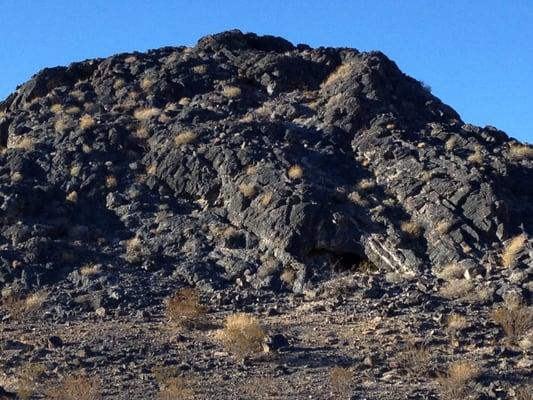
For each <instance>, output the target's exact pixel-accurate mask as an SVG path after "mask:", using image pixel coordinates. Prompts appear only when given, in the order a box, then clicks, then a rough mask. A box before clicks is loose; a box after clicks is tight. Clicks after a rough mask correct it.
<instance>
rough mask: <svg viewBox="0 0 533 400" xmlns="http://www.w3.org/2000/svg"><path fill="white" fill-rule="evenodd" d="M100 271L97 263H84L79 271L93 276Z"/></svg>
mask: <svg viewBox="0 0 533 400" xmlns="http://www.w3.org/2000/svg"><path fill="white" fill-rule="evenodd" d="M100 271H101V267H100V265H98V264H85V265H83V266H82V267H81V268H80V270H79V272H80V275H82V276H94V275H96V274H98V273H99V272H100Z"/></svg>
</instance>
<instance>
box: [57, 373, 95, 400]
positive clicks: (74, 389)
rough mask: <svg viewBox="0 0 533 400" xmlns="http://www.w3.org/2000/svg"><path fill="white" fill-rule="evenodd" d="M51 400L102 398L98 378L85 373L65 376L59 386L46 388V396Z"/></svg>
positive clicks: (90, 399)
mask: <svg viewBox="0 0 533 400" xmlns="http://www.w3.org/2000/svg"><path fill="white" fill-rule="evenodd" d="M46 398H49V399H53V400H98V399H102V390H101V386H100V380H99V379H97V378H95V377H88V376H85V375H81V374H79V375H74V376H70V377H68V378H65V379H64V380H63V382H62V384H61V385H60V386H59V387H54V388H51V389H49V390H48V392H47V397H46Z"/></svg>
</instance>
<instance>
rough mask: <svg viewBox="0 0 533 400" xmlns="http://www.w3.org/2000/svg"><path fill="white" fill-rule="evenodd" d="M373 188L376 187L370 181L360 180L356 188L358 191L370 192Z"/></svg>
mask: <svg viewBox="0 0 533 400" xmlns="http://www.w3.org/2000/svg"><path fill="white" fill-rule="evenodd" d="M374 187H376V183H375V182H374V181H372V180H371V179H362V180H361V181H360V182H359V183H358V184H357V188H358V189H359V190H364V191H366V190H372V189H374Z"/></svg>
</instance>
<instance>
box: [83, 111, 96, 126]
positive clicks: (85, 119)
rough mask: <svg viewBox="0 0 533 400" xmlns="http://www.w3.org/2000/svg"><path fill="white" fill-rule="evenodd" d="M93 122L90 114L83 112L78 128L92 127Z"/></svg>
mask: <svg viewBox="0 0 533 400" xmlns="http://www.w3.org/2000/svg"><path fill="white" fill-rule="evenodd" d="M95 123H96V122H95V120H94V118H93V116H92V115H89V114H85V115H83V116H82V117H81V118H80V128H81V129H83V130H85V129H89V128H91V127H93V126H94V124H95Z"/></svg>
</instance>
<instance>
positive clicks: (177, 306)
mask: <svg viewBox="0 0 533 400" xmlns="http://www.w3.org/2000/svg"><path fill="white" fill-rule="evenodd" d="M206 312H207V309H206V307H205V306H203V305H202V304H201V303H200V294H199V293H198V291H196V290H195V289H193V288H184V289H181V290H179V291H178V292H176V293H175V294H174V295H173V296H172V297H170V298H169V299H168V301H167V306H166V316H167V318H168V319H169V320H170V321H171V322H174V323H176V324H177V325H178V326H181V327H183V328H195V327H198V326H199V325H200V324H202V323H203V318H204V316H205V314H206Z"/></svg>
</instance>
